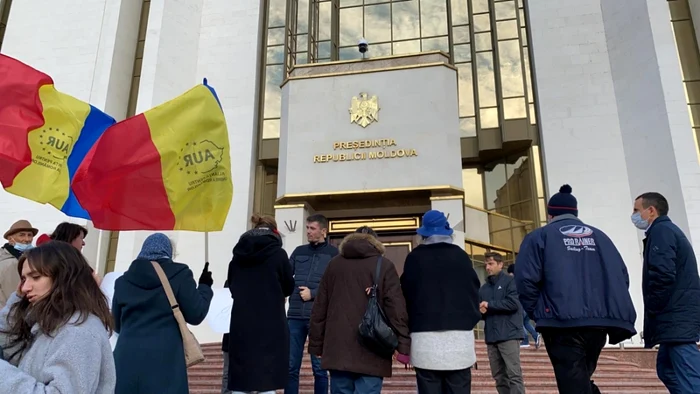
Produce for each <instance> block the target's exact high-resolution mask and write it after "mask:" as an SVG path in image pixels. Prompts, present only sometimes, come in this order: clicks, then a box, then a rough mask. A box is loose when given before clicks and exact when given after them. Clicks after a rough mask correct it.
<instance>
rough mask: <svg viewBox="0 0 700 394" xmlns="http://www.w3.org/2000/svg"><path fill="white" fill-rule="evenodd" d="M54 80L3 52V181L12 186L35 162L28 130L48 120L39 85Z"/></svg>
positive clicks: (0, 167)
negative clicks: (20, 174) (40, 96)
mask: <svg viewBox="0 0 700 394" xmlns="http://www.w3.org/2000/svg"><path fill="white" fill-rule="evenodd" d="M51 84H53V80H52V79H51V77H49V76H48V75H46V74H44V73H42V72H39V71H37V70H35V69H33V68H31V67H29V66H28V65H26V64H24V63H22V62H20V61H18V60H15V59H13V58H11V57H8V56H5V55H2V54H0V183H2V186H3V187H4V188H8V187H10V186H12V182H13V181H14V179H15V177H16V176H17V174H19V173H20V172H21V171H22V170H23V169H24V168H25V167H27V166H29V164H31V162H32V152H31V150H30V148H29V141H28V138H27V137H28V134H29V132H30V131H31V130H34V129H36V128H38V127H40V126H42V125H43V124H44V116H43V115H42V112H43V108H42V105H41V101H40V100H39V88H40V87H41V86H43V85H51Z"/></svg>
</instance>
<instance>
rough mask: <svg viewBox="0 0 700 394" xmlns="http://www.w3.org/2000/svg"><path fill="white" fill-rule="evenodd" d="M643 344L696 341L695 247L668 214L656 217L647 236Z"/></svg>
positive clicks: (699, 283)
mask: <svg viewBox="0 0 700 394" xmlns="http://www.w3.org/2000/svg"><path fill="white" fill-rule="evenodd" d="M642 294H643V295H644V345H645V347H647V348H651V347H653V346H655V345H657V344H659V343H674V342H688V343H690V342H692V343H694V342H697V341H698V336H699V334H700V278H699V277H698V264H697V261H696V260H695V253H694V252H693V247H692V245H691V244H690V242H689V241H688V238H686V236H685V234H683V231H681V229H680V228H678V226H676V225H675V224H673V222H672V221H671V219H669V218H668V216H661V217H659V218H657V219H656V220H654V222H653V223H652V224H651V226H650V227H649V228H648V229H647V231H646V238H645V239H644V268H643V272H642Z"/></svg>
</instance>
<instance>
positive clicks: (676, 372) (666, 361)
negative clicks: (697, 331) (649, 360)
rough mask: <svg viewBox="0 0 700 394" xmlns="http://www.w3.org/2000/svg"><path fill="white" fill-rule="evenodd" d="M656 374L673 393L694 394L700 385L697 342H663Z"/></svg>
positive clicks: (699, 362)
mask: <svg viewBox="0 0 700 394" xmlns="http://www.w3.org/2000/svg"><path fill="white" fill-rule="evenodd" d="M656 374H657V375H658V376H659V379H661V381H662V382H664V385H666V388H667V389H668V391H669V392H670V393H671V394H693V393H697V390H698V387H700V350H698V345H697V344H695V343H679V344H671V343H667V344H661V345H659V353H658V354H657V355H656Z"/></svg>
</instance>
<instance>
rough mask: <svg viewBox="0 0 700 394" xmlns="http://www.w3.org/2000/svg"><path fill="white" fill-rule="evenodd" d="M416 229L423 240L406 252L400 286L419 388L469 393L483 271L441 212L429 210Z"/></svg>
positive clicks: (423, 392) (438, 392) (430, 391)
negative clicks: (479, 272)
mask: <svg viewBox="0 0 700 394" xmlns="http://www.w3.org/2000/svg"><path fill="white" fill-rule="evenodd" d="M416 232H417V233H418V235H420V236H421V240H422V241H421V244H420V245H419V246H418V247H416V248H415V249H413V251H411V253H409V254H408V256H407V257H406V263H405V265H404V271H403V275H401V288H402V290H403V294H404V297H405V299H406V308H407V310H408V322H409V330H410V332H411V359H410V362H411V364H412V365H413V367H414V368H415V370H416V380H417V383H418V392H419V393H421V394H433V393H436V394H441V393H442V392H452V393H455V394H467V393H470V392H471V367H472V366H473V365H474V363H475V362H476V352H475V350H474V331H473V330H474V327H475V326H476V324H477V323H478V322H479V320H480V319H481V314H480V313H479V308H478V305H479V287H480V282H479V277H478V276H477V274H476V271H474V268H473V267H472V262H471V259H470V258H469V255H468V254H467V252H465V251H464V249H463V248H461V247H460V246H459V245H456V244H454V243H453V233H454V230H453V229H452V228H451V227H450V223H449V222H448V221H447V217H446V216H445V214H444V213H443V212H440V211H436V210H430V211H428V212H426V213H425V215H423V220H422V225H421V227H419V228H418V230H416ZM458 242H464V241H463V240H458ZM448 387H449V389H448Z"/></svg>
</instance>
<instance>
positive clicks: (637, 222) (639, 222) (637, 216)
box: [631, 212, 649, 230]
mask: <svg viewBox="0 0 700 394" xmlns="http://www.w3.org/2000/svg"><path fill="white" fill-rule="evenodd" d="M631 219H632V224H634V227H637V228H638V229H640V230H646V229H648V228H649V221H648V220H644V219H642V214H641V213H640V212H635V213H633V214H632V218H631Z"/></svg>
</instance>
